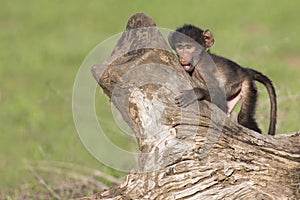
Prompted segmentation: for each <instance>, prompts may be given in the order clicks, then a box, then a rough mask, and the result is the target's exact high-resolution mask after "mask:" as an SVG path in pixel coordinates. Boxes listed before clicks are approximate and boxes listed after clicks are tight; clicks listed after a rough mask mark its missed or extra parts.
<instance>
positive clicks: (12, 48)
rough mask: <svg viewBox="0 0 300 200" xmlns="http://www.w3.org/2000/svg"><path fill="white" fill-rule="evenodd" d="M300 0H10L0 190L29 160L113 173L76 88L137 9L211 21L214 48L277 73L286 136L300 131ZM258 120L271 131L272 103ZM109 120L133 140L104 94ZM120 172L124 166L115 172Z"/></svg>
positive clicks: (173, 24)
mask: <svg viewBox="0 0 300 200" xmlns="http://www.w3.org/2000/svg"><path fill="white" fill-rule="evenodd" d="M299 9H300V1H298V0H289V1H273V0H252V1H240V0H236V1H235V0H227V1H218V0H190V1H179V0H166V1H159V0H151V1H150V0H148V1H141V0H124V1H121V0H120V1H116V0H97V1H96V0H72V1H71V0H65V1H62V0H51V1H45V0H26V1H23V0H9V1H8V0H4V1H2V2H1V6H0V28H1V29H0V191H1V189H5V188H14V187H16V186H18V185H19V184H20V183H21V182H23V181H27V180H28V175H27V171H26V170H24V168H25V163H26V162H27V161H32V160H51V161H63V162H70V163H76V164H78V165H83V166H88V167H90V168H94V169H101V170H102V171H106V172H108V173H112V174H114V172H113V171H112V170H110V169H107V168H105V167H103V165H101V164H100V163H99V162H98V161H96V160H95V159H94V158H93V157H92V156H91V155H90V154H89V153H88V152H87V150H86V149H85V148H84V146H83V145H82V143H81V142H80V140H79V137H78V135H77V132H76V129H75V125H74V122H73V118H72V89H73V88H72V87H73V84H74V80H75V77H76V73H77V71H78V69H79V67H80V65H81V63H82V62H83V60H84V59H85V57H86V56H87V55H88V54H89V52H90V51H91V50H92V49H93V48H94V47H95V46H96V45H98V44H99V43H101V42H102V41H104V40H105V39H107V38H108V37H110V36H112V35H115V34H118V33H120V32H122V31H123V30H124V28H125V26H126V23H127V20H128V19H129V17H131V16H132V15H133V14H134V13H136V12H145V13H147V14H148V15H149V16H151V17H152V18H153V19H154V21H155V22H156V24H157V26H158V27H162V28H168V29H175V28H177V27H178V26H181V25H182V24H184V23H191V24H195V25H197V26H200V27H202V28H210V29H211V30H212V31H213V33H214V36H215V38H216V43H215V46H214V47H213V48H212V49H211V51H212V52H214V53H217V54H220V55H223V56H225V57H228V58H231V59H233V60H234V61H236V62H238V63H240V64H241V65H243V66H247V67H252V68H254V69H257V70H259V71H261V72H263V73H264V74H266V75H268V76H269V77H270V78H271V79H272V80H273V82H274V85H275V87H276V89H277V94H278V115H279V116H278V126H277V128H278V129H277V130H278V131H277V133H286V132H293V131H297V130H299V129H300V125H299V124H298V123H299V120H300V117H299V112H300V105H299V103H298V102H299V98H300V91H299V87H300V79H299V77H300V76H299V75H300V54H299V52H300V37H299V35H300V26H299V21H300V12H299ZM259 91H260V93H261V96H260V100H259V104H258V112H257V118H258V121H259V124H260V126H261V127H262V129H263V130H264V131H266V129H267V127H268V123H269V117H268V113H269V107H268V104H269V100H268V96H267V94H266V90H265V89H264V88H263V87H261V86H259ZM100 101H101V105H103V106H100V108H99V109H102V110H101V111H100V112H99V113H101V117H102V118H103V120H104V122H103V123H102V125H103V126H104V127H102V128H103V129H104V131H105V132H106V133H107V134H108V135H109V137H110V138H111V139H112V141H113V142H115V143H117V144H118V145H120V146H122V147H124V148H128V146H127V145H132V144H131V143H132V141H129V139H128V138H126V137H119V136H118V135H117V134H118V133H119V132H120V130H119V129H118V127H117V126H116V125H115V123H114V121H113V120H112V117H111V111H110V103H109V102H108V100H107V99H106V98H100V100H99V102H100ZM116 175H117V176H119V174H118V173H116Z"/></svg>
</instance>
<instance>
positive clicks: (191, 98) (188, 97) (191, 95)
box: [175, 90, 197, 108]
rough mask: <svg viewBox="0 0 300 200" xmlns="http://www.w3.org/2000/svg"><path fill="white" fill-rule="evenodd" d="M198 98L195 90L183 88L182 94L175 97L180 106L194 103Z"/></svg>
mask: <svg viewBox="0 0 300 200" xmlns="http://www.w3.org/2000/svg"><path fill="white" fill-rule="evenodd" d="M196 100H197V97H196V95H195V92H194V91H193V90H183V91H181V92H180V95H178V96H176V97H175V103H176V104H177V105H178V106H179V107H184V108H185V107H187V106H188V105H190V104H192V103H194V102H195V101H196Z"/></svg>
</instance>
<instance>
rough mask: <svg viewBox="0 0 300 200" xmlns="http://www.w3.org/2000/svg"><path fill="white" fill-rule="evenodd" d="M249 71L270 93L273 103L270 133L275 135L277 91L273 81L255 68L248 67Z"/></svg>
mask: <svg viewBox="0 0 300 200" xmlns="http://www.w3.org/2000/svg"><path fill="white" fill-rule="evenodd" d="M248 70H249V73H250V74H251V75H252V77H253V79H254V80H256V81H258V82H260V83H262V84H263V85H264V86H265V87H266V88H267V91H268V93H269V97H270V103H271V112H270V124H269V132H268V134H269V135H275V129H276V118H277V116H276V115H277V101H276V92H275V88H274V86H273V84H272V81H271V80H270V79H269V78H268V77H267V76H265V75H263V74H262V73H260V72H258V71H256V70H254V69H248Z"/></svg>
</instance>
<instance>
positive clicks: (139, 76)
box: [83, 13, 300, 200]
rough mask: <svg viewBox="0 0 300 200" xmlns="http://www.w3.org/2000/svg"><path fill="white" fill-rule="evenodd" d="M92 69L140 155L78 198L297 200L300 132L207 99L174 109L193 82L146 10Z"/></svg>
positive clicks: (135, 17) (299, 180)
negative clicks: (133, 165) (245, 118)
mask: <svg viewBox="0 0 300 200" xmlns="http://www.w3.org/2000/svg"><path fill="white" fill-rule="evenodd" d="M92 73H93V76H94V77H95V79H96V80H97V82H98V83H99V85H100V86H101V87H102V88H103V91H104V92H105V93H106V94H107V95H108V96H109V97H110V99H111V101H112V102H113V103H114V105H115V106H116V108H117V109H118V110H119V111H120V113H121V114H122V117H123V118H124V120H125V121H126V122H127V123H128V125H129V126H130V127H131V128H132V130H133V131H134V132H135V134H136V138H137V141H138V146H139V149H140V151H141V154H140V157H139V164H138V168H137V169H135V170H133V171H132V172H130V173H129V174H128V175H127V176H126V180H125V181H124V182H123V183H121V184H120V185H117V186H114V187H113V188H111V189H109V190H106V191H103V192H101V193H98V194H95V195H93V196H91V197H85V198H83V199H89V200H92V199H300V132H296V133H290V134H281V135H275V136H269V135H265V134H259V133H256V132H254V131H251V130H249V129H247V128H244V127H242V126H240V125H238V124H236V123H234V122H232V121H231V120H230V119H229V118H227V117H226V115H225V114H224V113H223V112H222V111H220V110H219V109H218V108H217V107H216V106H215V105H212V104H210V103H209V102H206V101H201V102H196V103H194V104H192V105H190V106H188V107H187V108H179V107H177V106H176V105H175V104H174V99H175V96H176V94H178V93H179V92H180V91H181V90H182V89H190V88H192V87H193V82H192V81H191V80H190V78H189V76H187V74H186V73H185V72H184V70H183V69H182V68H181V67H180V64H179V62H178V60H177V58H176V56H175V55H174V54H173V53H172V51H171V49H170V47H169V46H168V43H167V42H166V41H165V39H164V38H163V36H162V34H161V33H160V31H159V30H158V29H157V28H156V25H155V23H154V21H153V20H152V19H151V18H150V17H148V16H147V15H145V14H143V13H138V14H135V15H133V16H132V17H131V18H130V19H129V21H128V24H127V27H126V31H125V32H124V33H123V35H122V36H121V38H120V40H119V42H118V44H117V45H116V47H115V49H114V51H113V53H112V55H111V57H110V58H108V59H107V60H106V61H105V62H104V63H102V64H99V65H96V66H94V67H93V68H92Z"/></svg>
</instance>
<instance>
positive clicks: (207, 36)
mask: <svg viewBox="0 0 300 200" xmlns="http://www.w3.org/2000/svg"><path fill="white" fill-rule="evenodd" d="M202 35H203V37H204V47H205V48H210V47H212V46H213V45H214V43H215V38H214V36H213V34H212V32H211V31H210V30H209V29H206V30H205V31H203V33H202Z"/></svg>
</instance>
